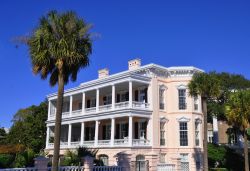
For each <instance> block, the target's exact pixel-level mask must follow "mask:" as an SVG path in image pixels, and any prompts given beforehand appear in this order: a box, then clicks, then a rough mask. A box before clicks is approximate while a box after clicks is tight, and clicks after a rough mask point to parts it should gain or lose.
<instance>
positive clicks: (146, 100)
mask: <svg viewBox="0 0 250 171" xmlns="http://www.w3.org/2000/svg"><path fill="white" fill-rule="evenodd" d="M144 93H145V102H146V103H148V88H145V89H144Z"/></svg>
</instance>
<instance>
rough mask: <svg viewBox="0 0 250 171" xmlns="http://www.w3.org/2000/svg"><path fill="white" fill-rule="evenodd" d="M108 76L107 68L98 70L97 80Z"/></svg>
mask: <svg viewBox="0 0 250 171" xmlns="http://www.w3.org/2000/svg"><path fill="white" fill-rule="evenodd" d="M108 76H109V70H108V68H104V69H100V70H98V78H105V77H108Z"/></svg>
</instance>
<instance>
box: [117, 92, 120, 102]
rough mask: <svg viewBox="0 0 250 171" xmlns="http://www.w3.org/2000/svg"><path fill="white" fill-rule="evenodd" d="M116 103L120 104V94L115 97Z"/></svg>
mask: <svg viewBox="0 0 250 171" xmlns="http://www.w3.org/2000/svg"><path fill="white" fill-rule="evenodd" d="M116 102H117V103H119V102H120V94H117V95H116Z"/></svg>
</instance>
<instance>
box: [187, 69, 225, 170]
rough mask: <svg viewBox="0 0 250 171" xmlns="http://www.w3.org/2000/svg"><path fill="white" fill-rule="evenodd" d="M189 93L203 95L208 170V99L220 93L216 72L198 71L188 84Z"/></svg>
mask: <svg viewBox="0 0 250 171" xmlns="http://www.w3.org/2000/svg"><path fill="white" fill-rule="evenodd" d="M188 88H189V94H190V95H191V96H194V97H195V96H198V95H200V96H201V101H202V112H203V117H204V118H203V121H204V123H203V134H204V139H203V151H204V152H203V153H204V154H203V169H204V171H207V170H208V154H207V100H208V99H209V98H215V97H217V96H218V95H219V94H220V81H219V80H218V78H217V77H216V73H214V72H211V73H196V74H194V76H193V78H192V80H191V81H190V83H189V84H188Z"/></svg>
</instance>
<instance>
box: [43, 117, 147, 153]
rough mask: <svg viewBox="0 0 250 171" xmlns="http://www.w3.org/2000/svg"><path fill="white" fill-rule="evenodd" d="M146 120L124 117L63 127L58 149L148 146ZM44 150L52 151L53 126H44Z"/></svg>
mask: <svg viewBox="0 0 250 171" xmlns="http://www.w3.org/2000/svg"><path fill="white" fill-rule="evenodd" d="M149 122H150V120H149V118H144V117H138V116H128V117H119V118H112V119H104V120H98V121H86V122H81V123H72V124H65V125H62V127H61V148H75V147H78V146H85V147H145V146H151V143H150V140H149V138H150V137H151V127H150V126H149V125H150V124H149ZM47 133H48V134H47V141H46V144H47V146H46V148H52V147H53V142H54V126H49V127H47Z"/></svg>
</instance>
